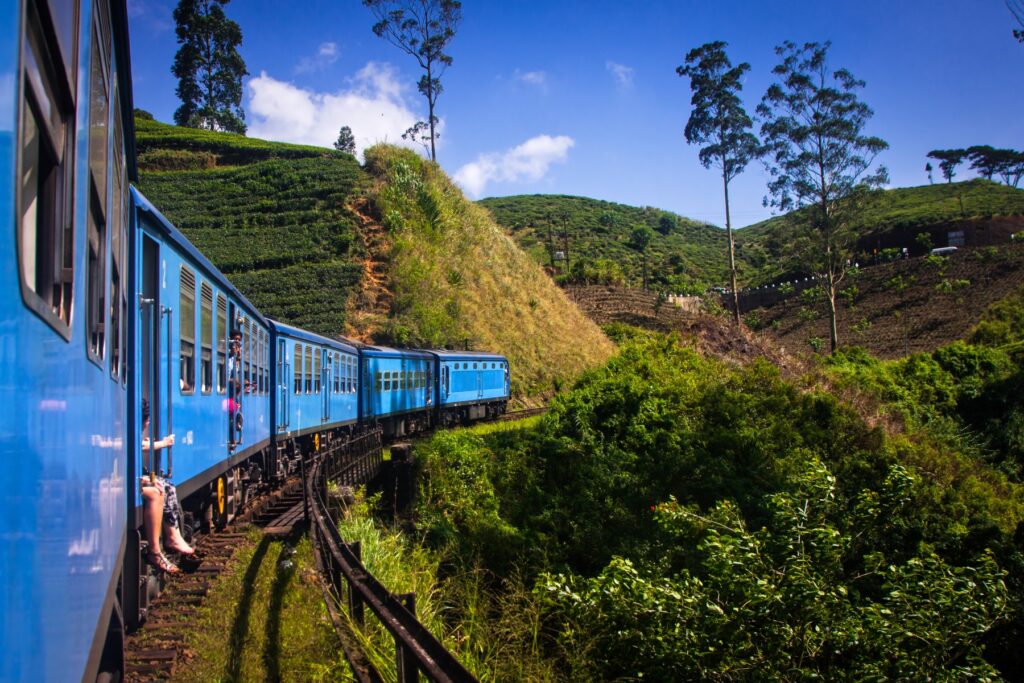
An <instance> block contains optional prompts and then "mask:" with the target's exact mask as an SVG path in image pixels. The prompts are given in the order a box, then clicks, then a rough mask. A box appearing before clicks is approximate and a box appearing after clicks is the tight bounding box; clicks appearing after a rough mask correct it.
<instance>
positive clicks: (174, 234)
mask: <svg viewBox="0 0 1024 683" xmlns="http://www.w3.org/2000/svg"><path fill="white" fill-rule="evenodd" d="M131 194H132V200H133V201H134V202H135V205H136V206H137V207H138V209H139V210H140V211H144V212H146V213H148V214H149V215H150V216H152V217H153V218H154V219H155V220H156V222H157V224H158V226H159V227H160V229H161V230H162V231H163V233H164V235H165V236H166V237H167V239H168V240H170V241H171V242H172V243H173V244H174V245H175V246H176V247H178V248H179V249H181V250H182V251H183V252H185V254H187V255H188V258H189V260H191V261H192V263H194V264H196V265H197V266H198V267H199V268H200V269H202V270H203V271H204V273H205V275H206V276H207V277H208V278H209V279H210V280H211V281H213V282H215V283H216V284H217V286H218V287H220V288H221V289H223V290H224V291H225V292H229V293H230V294H231V295H232V296H234V297H235V298H236V299H238V300H239V301H240V302H241V303H242V304H243V305H244V306H245V308H246V309H247V310H248V311H249V313H250V314H252V315H253V317H255V318H256V319H257V320H258V321H259V322H261V323H262V324H264V325H266V324H267V318H265V317H264V316H263V314H262V313H260V309H258V308H256V306H255V305H253V303H252V302H251V301H249V300H248V299H247V298H246V297H245V295H244V294H242V293H241V292H240V291H238V289H237V288H236V287H235V286H234V285H233V284H231V280H229V279H228V278H227V276H226V275H224V273H222V272H220V270H219V269H218V268H217V266H215V265H213V264H212V263H210V260H209V259H207V258H206V257H205V256H203V254H202V253H201V252H200V251H199V250H198V249H196V248H195V246H194V245H193V244H192V243H191V242H189V241H188V238H186V237H185V236H184V235H183V234H181V231H180V230H178V229H177V228H176V227H174V224H173V223H171V222H170V221H169V220H167V218H166V217H165V216H164V215H163V214H162V213H160V210H159V209H157V208H156V207H155V206H153V203H152V202H150V201H149V200H148V199H147V198H146V196H145V195H144V194H142V192H140V191H139V189H138V188H137V187H135V186H134V185H133V186H132V188H131Z"/></svg>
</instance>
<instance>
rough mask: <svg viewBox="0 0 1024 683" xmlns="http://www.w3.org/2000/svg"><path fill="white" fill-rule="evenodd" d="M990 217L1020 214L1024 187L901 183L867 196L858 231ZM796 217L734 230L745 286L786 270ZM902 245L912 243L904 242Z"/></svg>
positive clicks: (868, 233) (867, 234)
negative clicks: (747, 270) (746, 278)
mask: <svg viewBox="0 0 1024 683" xmlns="http://www.w3.org/2000/svg"><path fill="white" fill-rule="evenodd" d="M961 200H962V202H963V210H961ZM995 216H1024V190H1021V189H1016V188H1012V187H1007V186H1006V185H1001V184H999V183H995V182H992V181H988V180H982V179H975V180H968V181H966V182H962V183H952V184H949V183H944V184H938V185H921V186H918V187H902V188H896V189H893V190H883V191H880V192H874V193H871V194H870V195H869V196H868V198H867V199H866V200H865V205H864V213H863V215H862V217H861V223H862V226H863V227H862V228H861V235H862V240H866V241H870V240H875V239H878V238H882V237H883V236H884V235H886V234H887V233H893V232H896V231H899V232H901V233H904V234H906V235H908V236H911V235H913V234H916V233H917V232H919V231H927V230H928V229H929V228H934V227H938V226H943V225H945V224H949V223H953V222H957V221H965V220H966V221H972V220H978V219H987V218H992V217H995ZM800 217H801V212H799V211H797V212H793V213H790V214H785V215H783V216H777V217H775V218H771V219H769V220H766V221H762V222H760V223H755V224H754V225H751V226H748V227H746V228H743V229H742V230H739V231H737V233H736V244H737V249H738V251H739V257H740V258H741V259H742V260H743V261H745V262H746V263H747V264H749V266H750V268H751V272H752V273H755V275H754V277H752V278H751V280H749V284H752V285H757V284H762V283H765V282H771V281H772V280H774V279H776V278H778V277H779V276H781V275H783V274H784V273H785V270H786V266H787V263H786V258H785V257H786V250H787V246H788V244H789V240H788V239H787V235H788V233H789V232H790V231H791V230H792V229H793V226H794V225H795V223H796V221H797V220H799V219H800ZM904 246H908V247H913V246H914V244H913V242H912V241H911V242H910V243H907V241H906V240H904Z"/></svg>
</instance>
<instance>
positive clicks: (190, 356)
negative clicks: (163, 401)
mask: <svg viewBox="0 0 1024 683" xmlns="http://www.w3.org/2000/svg"><path fill="white" fill-rule="evenodd" d="M186 273H188V275H189V277H190V278H191V280H192V288H191V291H190V292H189V293H190V294H191V296H190V297H186V296H185V294H186V287H185V284H186V282H185V280H186V278H185V274H186ZM196 284H197V283H196V274H195V272H194V271H193V270H192V269H191V268H189V267H188V266H187V265H185V264H184V263H183V264H181V267H180V269H179V271H178V390H179V391H180V392H181V395H183V396H191V395H193V394H195V393H196ZM186 299H188V300H190V301H191V302H192V315H191V318H190V319H188V323H189V327H190V329H191V332H192V335H191V337H188V336H186V335H185V326H184V324H183V323H184V322H186V316H185V301H186ZM186 344H189V345H190V349H189V353H186V352H185V348H186V347H185V345H186ZM186 367H187V371H188V376H187V377H186V375H185V370H186ZM186 380H187V381H186ZM183 382H184V384H183Z"/></svg>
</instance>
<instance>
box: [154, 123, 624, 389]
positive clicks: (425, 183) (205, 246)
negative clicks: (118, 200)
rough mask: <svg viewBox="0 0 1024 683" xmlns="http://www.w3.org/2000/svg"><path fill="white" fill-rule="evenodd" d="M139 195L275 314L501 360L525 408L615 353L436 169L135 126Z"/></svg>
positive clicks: (384, 154)
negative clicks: (468, 350) (487, 352)
mask: <svg viewBox="0 0 1024 683" xmlns="http://www.w3.org/2000/svg"><path fill="white" fill-rule="evenodd" d="M136 126H137V134H138V139H137V144H138V151H139V169H140V171H139V175H140V178H139V189H141V190H142V192H143V193H144V194H145V195H146V196H147V197H149V199H150V200H152V201H153V203H154V204H155V205H156V206H157V207H159V208H160V210H161V211H162V212H163V213H164V215H166V216H167V217H168V218H169V219H170V220H171V221H172V222H173V223H174V224H175V225H176V226H178V228H179V229H181V231H182V232H183V233H184V234H185V235H186V237H188V238H189V239H190V240H191V241H192V242H193V243H194V244H195V245H196V246H197V247H198V248H199V249H200V250H201V251H202V252H203V253H204V254H206V255H207V257H209V258H210V260H211V261H213V263H214V264H215V265H216V266H217V267H218V268H220V269H221V270H222V271H223V272H224V273H225V274H226V275H228V276H229V277H230V278H231V280H232V281H233V282H234V283H235V284H236V285H237V286H238V288H239V289H240V290H241V291H242V292H244V293H245V295H246V296H247V297H249V298H250V299H251V300H252V301H253V303H255V304H256V305H257V306H258V307H259V308H260V309H261V310H262V311H264V312H265V313H266V314H267V315H269V316H271V317H274V318H278V319H280V320H283V321H286V322H289V323H292V324H295V325H300V326H302V327H305V328H307V329H310V330H313V331H316V332H319V333H321V334H324V335H327V336H337V335H339V334H342V333H344V334H348V335H351V336H354V337H357V338H361V339H364V340H366V341H372V342H378V343H391V344H396V345H410V346H411V345H418V346H433V347H450V348H465V347H467V346H468V347H470V348H474V349H486V350H492V351H498V352H502V353H505V354H506V355H508V356H509V359H510V361H511V364H512V367H513V378H514V382H513V391H514V393H515V395H516V397H517V398H519V399H521V400H522V401H523V402H525V403H530V402H532V401H533V399H534V398H535V397H538V396H544V395H547V394H550V393H551V392H552V390H554V389H556V388H558V387H560V386H563V385H566V384H567V383H568V382H570V381H571V380H572V379H574V378H575V377H576V376H577V375H579V374H580V373H581V372H582V371H584V370H585V369H587V368H589V367H592V366H593V365H595V364H597V363H600V362H602V361H603V360H605V359H606V358H608V357H609V356H610V355H611V353H612V351H613V349H614V346H613V344H612V343H611V342H610V341H609V340H608V339H607V337H605V336H604V334H603V333H601V331H600V330H599V329H598V328H597V326H596V325H595V324H594V323H592V322H591V321H590V320H588V319H587V318H585V317H584V316H583V315H582V314H581V313H580V311H579V310H578V309H577V308H576V307H575V306H574V305H573V304H572V303H571V302H570V301H569V300H568V299H566V297H565V295H564V293H563V292H562V291H561V290H559V289H558V288H557V287H556V286H555V285H554V284H553V283H552V282H551V280H550V278H548V277H547V276H546V275H545V274H544V272H543V271H542V270H541V268H540V267H538V266H537V265H536V263H534V262H533V261H532V260H531V259H530V258H529V257H528V256H526V255H525V254H523V253H522V252H521V251H520V250H519V248H518V247H517V246H516V245H515V243H514V242H513V241H512V240H510V239H509V238H508V237H507V236H506V235H505V234H504V233H503V232H502V231H501V230H500V229H499V228H498V227H497V226H496V225H495V224H494V223H493V221H492V220H491V219H490V216H489V215H488V214H487V213H486V212H485V211H482V210H481V209H479V208H478V207H476V206H474V205H472V203H470V202H467V201H466V200H465V199H464V198H463V196H462V194H461V192H459V191H458V189H457V188H455V186H454V185H452V184H451V182H450V181H449V179H448V178H447V176H445V175H444V173H443V172H441V171H440V170H439V169H438V168H437V167H436V166H434V165H432V164H427V163H424V162H423V161H422V160H421V159H420V158H419V157H417V156H416V155H415V154H413V153H411V152H405V151H402V150H398V149H395V148H389V147H378V148H375V149H374V150H372V152H371V153H369V154H368V159H370V163H369V164H368V169H369V171H370V172H369V173H368V172H367V171H366V170H364V169H362V168H361V167H360V166H359V164H358V163H357V162H356V160H355V158H354V157H352V156H351V155H348V154H343V153H340V152H335V151H334V150H328V149H324V148H320V147H308V146H301V145H290V144H284V143H276V142H267V141H263V140H255V139H252V138H246V137H244V136H240V135H233V134H229V133H215V132H210V131H200V130H193V129H186V128H178V127H176V126H170V125H167V124H163V123H158V122H156V121H154V120H152V119H151V118H146V117H144V116H143V117H137V118H136Z"/></svg>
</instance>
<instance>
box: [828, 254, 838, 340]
mask: <svg viewBox="0 0 1024 683" xmlns="http://www.w3.org/2000/svg"><path fill="white" fill-rule="evenodd" d="M836 318H837V316H836V286H835V281H834V280H833V278H832V274H831V273H829V275H828V323H829V329H828V332H829V342H831V348H832V353H835V352H836V350H838V349H839V328H838V326H837V324H836Z"/></svg>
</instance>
